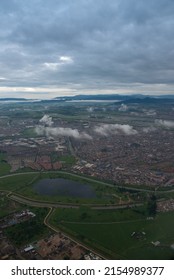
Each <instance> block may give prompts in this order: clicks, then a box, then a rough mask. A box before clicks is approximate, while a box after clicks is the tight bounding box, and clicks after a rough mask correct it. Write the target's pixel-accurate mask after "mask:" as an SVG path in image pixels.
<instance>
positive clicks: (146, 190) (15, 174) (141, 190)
mask: <svg viewBox="0 0 174 280" xmlns="http://www.w3.org/2000/svg"><path fill="white" fill-rule="evenodd" d="M39 173H41V174H49V173H50V174H51V173H55V174H56V173H57V174H62V175H69V176H73V177H74V178H79V179H84V180H87V181H89V182H91V183H97V184H100V185H104V186H108V187H112V188H123V189H125V190H132V191H139V192H147V193H154V192H156V193H159V194H160V193H161V194H162V193H171V192H174V189H172V190H166V191H165V190H164V191H158V190H156V191H154V190H149V189H143V188H136V187H125V186H117V185H113V184H110V183H105V182H102V181H98V180H96V179H93V178H88V177H85V176H82V175H78V174H74V173H69V172H66V171H58V172H56V171H55V172H54V171H42V172H40V171H32V172H21V173H13V174H8V175H4V176H1V177H0V179H3V178H8V177H13V176H20V175H28V174H39Z"/></svg>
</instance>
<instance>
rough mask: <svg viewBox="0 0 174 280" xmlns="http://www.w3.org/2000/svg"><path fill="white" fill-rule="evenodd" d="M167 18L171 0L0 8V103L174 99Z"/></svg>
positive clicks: (171, 23) (5, 4) (40, 0)
mask: <svg viewBox="0 0 174 280" xmlns="http://www.w3.org/2000/svg"><path fill="white" fill-rule="evenodd" d="M173 14H174V1H173V0H153V1H151V0H146V1H143V0H139V1H137V0H117V1H115V0H110V1H105V0H95V1H93V0H88V1H86V0H76V1H72V0H59V1H56V0H49V1H48V0H45V1H44V0H30V1H23V0H18V1H16V0H6V1H0V24H1V29H0V77H1V78H0V97H2V96H10V95H11V96H12V95H13V96H17V95H19V94H21V93H24V95H23V96H25V97H27V96H28V97H30V96H31V94H32V97H34V96H35V97H36V96H37V97H38V96H39V94H40V95H41V94H42V96H45V97H49V96H50V97H53V96H56V95H61V94H62V95H67V94H75V93H98V92H101V93H114V92H120V93H133V92H143V93H149V94H150V93H156V94H158V93H165V92H167V93H171V92H172V93H173V84H174V63H173V61H174V52H173V47H174V17H173ZM44 90H46V93H45V94H43V93H44Z"/></svg>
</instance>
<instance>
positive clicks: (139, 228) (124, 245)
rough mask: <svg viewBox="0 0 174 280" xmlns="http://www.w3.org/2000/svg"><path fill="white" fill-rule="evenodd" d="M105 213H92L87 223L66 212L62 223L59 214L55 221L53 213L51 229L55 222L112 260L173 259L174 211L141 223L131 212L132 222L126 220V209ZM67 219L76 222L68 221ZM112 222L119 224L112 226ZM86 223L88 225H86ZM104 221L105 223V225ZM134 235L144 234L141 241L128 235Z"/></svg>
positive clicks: (127, 214)
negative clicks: (155, 244)
mask: <svg viewBox="0 0 174 280" xmlns="http://www.w3.org/2000/svg"><path fill="white" fill-rule="evenodd" d="M57 211H58V210H57ZM105 211H106V212H108V211H107V210H105ZM105 211H101V214H102V215H103V219H101V218H100V217H99V216H98V217H97V213H95V214H93V215H92V214H91V217H89V216H87V218H86V223H85V222H84V221H82V220H81V221H80V222H79V220H80V219H79V216H78V217H77V215H76V216H75V214H74V215H73V214H72V213H71V214H67V213H66V212H65V215H64V219H65V220H63V216H62V213H61V211H60V217H59V218H58V215H57V221H56V218H55V217H56V212H54V213H53V216H52V217H51V218H50V222H51V223H53V224H54V226H56V223H57V227H58V228H60V229H62V230H63V231H65V232H67V233H69V234H70V235H72V236H74V237H75V238H77V239H79V240H81V241H82V242H84V243H86V244H87V245H90V246H91V247H94V248H96V249H98V250H100V251H101V252H103V253H105V254H106V255H109V256H110V257H111V258H112V259H117V258H119V259H120V258H121V259H172V258H173V257H174V250H172V249H171V247H170V246H171V244H173V243H174V228H173V227H171V224H172V223H173V217H174V213H173V212H169V213H160V214H158V216H157V217H156V218H155V219H154V220H147V219H146V218H145V217H144V219H143V220H141V219H139V220H136V219H134V218H136V217H137V218H139V217H140V216H136V214H135V213H134V214H131V215H132V218H133V219H132V218H130V220H128V219H127V217H130V213H128V212H127V211H128V210H122V212H120V210H119V211H118V210H115V214H113V213H112V212H110V211H109V212H108V213H107V214H105ZM129 211H130V212H131V211H133V210H129ZM57 214H58V213H57ZM61 216H62V217H61ZM61 218H62V221H60V219H61ZM70 219H72V221H73V219H74V221H76V222H74V223H72V222H69V220H70ZM113 219H115V220H114V221H118V222H115V223H112V222H111V220H112V221H113ZM77 220H78V221H77ZM89 220H90V221H91V223H87V221H89ZM105 220H107V221H108V224H105V223H104V221H105ZM119 220H120V222H119ZM99 221H101V223H100V222H99ZM109 221H110V224H109ZM133 232H141V233H142V232H145V235H143V234H141V238H136V237H132V236H131V234H132V233H133ZM152 241H154V242H155V241H160V246H159V247H155V246H154V245H153V244H152V243H151V242H152Z"/></svg>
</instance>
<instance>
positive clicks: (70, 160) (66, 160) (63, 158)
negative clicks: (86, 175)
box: [59, 155, 76, 165]
mask: <svg viewBox="0 0 174 280" xmlns="http://www.w3.org/2000/svg"><path fill="white" fill-rule="evenodd" d="M59 161H61V162H62V163H65V164H67V165H73V164H75V163H76V158H75V157H74V156H72V155H67V156H61V157H59Z"/></svg>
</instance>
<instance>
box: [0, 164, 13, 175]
mask: <svg viewBox="0 0 174 280" xmlns="http://www.w3.org/2000/svg"><path fill="white" fill-rule="evenodd" d="M10 169H11V166H10V165H9V164H8V163H6V162H3V163H2V162H0V176H3V175H7V174H9V173H10Z"/></svg>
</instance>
